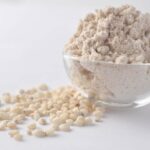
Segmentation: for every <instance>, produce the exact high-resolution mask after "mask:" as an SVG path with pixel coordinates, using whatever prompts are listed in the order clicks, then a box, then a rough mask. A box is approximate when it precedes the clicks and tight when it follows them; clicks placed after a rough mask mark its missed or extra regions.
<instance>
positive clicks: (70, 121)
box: [66, 119, 74, 126]
mask: <svg viewBox="0 0 150 150" xmlns="http://www.w3.org/2000/svg"><path fill="white" fill-rule="evenodd" d="M73 122H74V121H73V120H72V119H67V120H66V124H68V125H70V126H71V125H73Z"/></svg>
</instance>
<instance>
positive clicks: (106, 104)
mask: <svg viewBox="0 0 150 150" xmlns="http://www.w3.org/2000/svg"><path fill="white" fill-rule="evenodd" d="M95 103H96V105H97V106H99V105H101V106H104V107H112V108H139V107H143V106H145V105H147V104H149V103H150V101H142V102H141V101H135V102H133V103H114V102H106V101H102V100H97V101H96V102H95Z"/></svg>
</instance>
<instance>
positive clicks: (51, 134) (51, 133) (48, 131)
mask: <svg viewBox="0 0 150 150" xmlns="http://www.w3.org/2000/svg"><path fill="white" fill-rule="evenodd" d="M45 133H46V136H53V135H54V134H55V130H54V128H49V129H47V130H46V131H45Z"/></svg>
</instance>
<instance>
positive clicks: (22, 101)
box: [0, 86, 104, 141]
mask: <svg viewBox="0 0 150 150" xmlns="http://www.w3.org/2000/svg"><path fill="white" fill-rule="evenodd" d="M8 95H10V99H12V97H11V94H8ZM13 99H16V100H17V101H16V100H15V102H14V103H13V104H12V103H11V104H10V105H11V106H8V107H7V108H0V130H6V129H7V128H9V129H11V131H8V134H9V135H10V136H11V137H13V138H14V139H16V140H18V141H20V140H22V135H21V134H20V133H19V129H17V130H12V129H16V128H17V125H18V124H20V123H22V125H24V124H26V122H25V120H26V119H27V120H28V119H29V120H30V121H32V122H31V123H30V124H29V125H26V128H27V131H26V132H27V134H28V135H33V136H36V137H45V136H53V135H54V134H55V131H66V132H67V131H70V130H71V129H70V127H71V126H72V125H74V124H76V125H77V126H83V125H87V124H89V122H90V119H89V118H88V116H91V115H93V114H92V113H93V112H100V111H101V110H102V113H103V112H104V111H103V109H101V108H98V107H96V106H94V105H93V103H91V102H89V101H88V100H87V99H85V98H84V97H82V96H81V95H80V94H79V93H78V92H77V91H76V90H75V89H73V88H72V87H70V86H68V87H61V88H57V89H55V90H51V91H49V90H48V89H47V88H46V87H45V88H43V87H42V89H39V87H38V88H32V89H29V90H24V91H22V92H21V91H20V92H19V94H17V95H14V96H13ZM6 106H7V104H6ZM93 116H94V115H93ZM47 118H48V119H49V120H48V121H46V120H47ZM34 122H35V123H34ZM36 123H39V124H40V125H45V124H47V125H49V128H48V129H45V128H46V127H45V128H44V129H39V128H37V126H36Z"/></svg>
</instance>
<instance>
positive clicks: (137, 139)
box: [0, 0, 150, 150]
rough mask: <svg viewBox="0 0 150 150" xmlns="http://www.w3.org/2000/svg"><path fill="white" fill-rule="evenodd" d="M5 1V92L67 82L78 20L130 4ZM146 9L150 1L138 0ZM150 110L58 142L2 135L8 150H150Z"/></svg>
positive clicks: (1, 62)
mask: <svg viewBox="0 0 150 150" xmlns="http://www.w3.org/2000/svg"><path fill="white" fill-rule="evenodd" d="M27 3H31V1H23V2H21V1H17V0H16V3H12V1H11V2H9V3H6V2H5V3H2V2H1V3H0V93H2V92H4V91H15V90H17V89H18V88H22V87H30V86H34V85H37V84H39V83H42V82H47V83H48V84H49V85H50V86H51V87H56V86H59V85H62V84H67V83H68V79H67V76H66V74H65V71H64V68H63V63H62V55H61V53H62V49H63V46H64V44H65V42H66V41H67V39H68V38H69V37H70V36H71V34H72V33H73V32H74V29H75V27H76V24H77V22H78V20H79V19H80V18H81V16H83V15H84V14H86V13H87V12H88V11H92V10H94V9H95V8H101V7H103V6H105V5H119V4H122V3H127V2H126V1H119V0H115V2H112V1H108V0H101V1H99V2H96V1H94V0H93V1H90V0H88V1H87V0H86V3H85V1H81V0H80V1H79V0H74V1H73V0H62V1H61V0H60V1H58V0H56V1H53V2H49V3H47V2H46V1H45V2H43V3H40V2H38V3H36V2H32V4H27ZM132 3H133V4H134V5H136V6H137V7H138V8H140V9H141V10H144V11H150V10H149V3H150V2H149V1H148V0H147V1H146V0H143V1H140V0H139V1H137V0H136V1H132ZM149 113H150V106H146V107H144V108H140V109H137V110H128V111H110V112H108V113H107V115H106V118H105V119H104V121H103V122H102V123H100V124H99V125H96V126H94V127H85V128H74V129H73V132H71V133H61V134H59V135H58V136H57V137H55V138H47V139H37V138H32V137H25V141H24V142H23V143H18V142H15V141H14V140H12V139H10V138H9V137H8V135H7V133H6V132H4V133H3V132H0V139H1V140H0V146H1V148H0V149H2V150H27V149H32V150H48V149H52V150H59V149H63V150H70V149H71V150H77V149H78V150H91V149H94V150H100V149H101V150H141V149H144V150H149V149H150V142H149V139H150V119H149Z"/></svg>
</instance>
